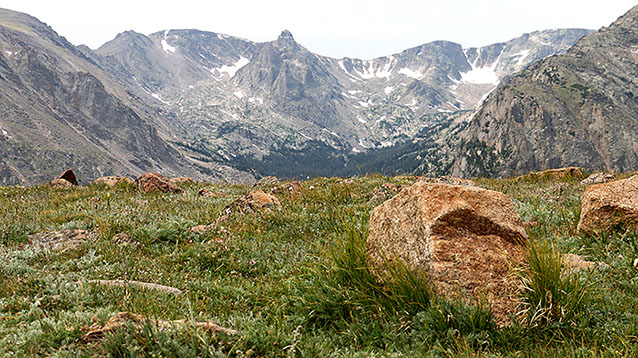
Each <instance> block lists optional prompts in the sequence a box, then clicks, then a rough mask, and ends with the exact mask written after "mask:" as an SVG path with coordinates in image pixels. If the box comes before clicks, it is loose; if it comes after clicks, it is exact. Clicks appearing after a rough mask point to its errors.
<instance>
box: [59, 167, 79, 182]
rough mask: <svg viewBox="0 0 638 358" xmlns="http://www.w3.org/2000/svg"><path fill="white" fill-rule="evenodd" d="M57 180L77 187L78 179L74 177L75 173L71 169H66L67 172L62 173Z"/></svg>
mask: <svg viewBox="0 0 638 358" xmlns="http://www.w3.org/2000/svg"><path fill="white" fill-rule="evenodd" d="M58 179H64V180H66V181H68V182H69V183H71V184H73V185H79V184H78V178H77V177H76V176H75V173H74V172H73V169H68V170H67V171H65V172H64V173H62V174H61V175H60V176H59V177H58Z"/></svg>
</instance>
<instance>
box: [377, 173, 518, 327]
mask: <svg viewBox="0 0 638 358" xmlns="http://www.w3.org/2000/svg"><path fill="white" fill-rule="evenodd" d="M369 227H370V234H369V237H368V240H367V242H366V253H367V256H368V260H369V264H370V265H371V268H372V270H373V272H374V273H375V275H377V276H378V277H379V278H380V279H381V280H384V279H386V277H385V276H386V275H387V269H386V267H387V266H386V265H389V264H392V263H393V262H396V260H400V261H402V263H403V264H404V265H405V266H406V267H407V268H408V269H411V270H414V271H417V272H420V273H423V274H425V275H426V276H427V277H428V278H429V279H430V280H431V282H432V284H433V286H434V288H435V291H436V292H438V293H439V294H442V295H443V296H446V297H457V296H458V294H459V293H461V294H463V295H465V296H466V297H468V296H474V297H478V296H479V295H480V294H486V295H487V297H488V299H490V300H491V301H492V303H493V312H494V316H495V318H496V319H497V321H499V322H501V323H502V322H505V321H506V319H507V315H508V314H509V313H513V312H514V310H515V308H516V305H517V298H516V297H517V294H518V284H517V281H516V279H515V277H514V275H513V273H512V271H511V265H512V263H520V262H522V261H523V258H524V254H523V246H522V245H521V244H522V243H524V242H525V241H526V239H527V234H526V232H525V228H524V226H523V222H522V220H521V218H520V217H519V216H518V214H517V213H516V211H515V210H514V206H513V204H512V201H511V200H510V198H508V197H507V196H506V195H505V194H502V193H499V192H495V191H490V190H485V189H480V188H477V187H473V186H459V185H447V184H430V183H425V182H417V183H416V184H414V185H412V186H410V187H407V188H405V189H403V190H402V191H401V192H400V193H399V194H398V195H397V196H395V197H394V198H392V199H390V200H388V201H386V202H385V203H383V204H382V205H380V206H378V207H377V208H375V209H374V210H373V211H372V215H371V217H370V225H369Z"/></svg>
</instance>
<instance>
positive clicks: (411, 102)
mask: <svg viewBox="0 0 638 358" xmlns="http://www.w3.org/2000/svg"><path fill="white" fill-rule="evenodd" d="M635 12H636V10H635V9H634V10H632V11H630V13H629V14H627V15H625V16H624V17H623V18H621V19H620V20H619V23H616V24H614V25H612V26H611V27H610V28H605V29H602V30H600V31H598V32H595V33H593V34H590V33H591V31H589V30H584V29H562V30H546V31H537V32H533V33H529V34H525V35H522V36H521V37H518V38H516V39H513V40H510V41H508V42H505V43H497V44H493V45H489V46H485V47H481V48H463V47H462V46H461V45H459V44H456V43H452V42H446V41H437V42H432V43H427V44H424V45H421V46H418V47H414V48H410V49H407V50H405V51H403V52H401V53H397V54H393V55H390V56H386V57H379V58H375V59H371V60H361V59H355V58H341V59H335V58H330V57H325V56H321V55H318V54H314V53H312V52H310V51H308V50H307V49H306V48H304V47H303V46H302V45H300V44H298V43H297V42H296V41H295V39H294V37H293V35H292V34H291V33H290V32H288V31H283V32H282V33H281V35H280V36H279V37H278V38H277V39H276V40H274V41H272V42H266V43H256V42H251V41H249V40H245V39H241V38H236V37H232V36H228V35H224V34H217V33H212V32H204V31H198V30H167V31H161V32H157V33H153V34H150V35H148V36H146V35H143V34H139V33H136V32H133V31H126V32H123V33H121V34H119V35H118V36H117V37H116V38H115V39H113V40H112V41H110V42H108V43H106V44H104V45H102V46H101V47H100V48H98V49H96V50H91V49H89V48H88V47H86V46H74V45H72V44H70V43H69V42H68V41H66V39H64V38H63V37H61V36H59V35H58V34H57V33H56V32H55V31H53V29H51V28H50V27H49V26H47V25H46V24H44V23H42V22H40V21H38V20H37V19H35V18H33V17H31V16H29V15H26V14H22V13H17V12H13V11H10V10H0V98H1V99H0V113H1V115H0V130H1V132H0V184H2V185H6V184H13V185H15V184H23V185H24V184H37V183H41V182H44V181H47V180H49V179H51V178H52V177H54V176H56V175H57V174H59V173H60V172H61V171H63V170H64V169H66V168H74V169H75V170H76V171H77V172H78V173H81V174H80V176H81V178H80V179H81V180H90V179H94V178H96V177H98V176H102V175H127V176H136V175H138V174H140V173H143V172H148V171H159V172H162V173H165V174H167V175H179V176H184V175H188V176H192V177H194V178H198V179H207V180H224V181H239V182H247V181H251V180H254V179H255V178H257V177H261V176H265V175H277V176H280V177H305V176H331V175H350V174H356V173H357V172H373V171H381V172H388V173H389V172H392V173H394V172H404V173H419V174H422V173H425V174H430V173H435V174H455V175H503V174H511V173H514V172H518V171H522V170H528V169H537V168H543V167H553V166H556V165H563V164H580V165H583V166H588V165H587V164H591V165H590V166H594V167H597V168H607V169H628V168H629V167H630V164H629V163H630V162H631V161H632V158H635V150H634V149H633V148H635V146H633V147H631V148H629V149H627V148H625V147H622V148H621V147H620V145H607V146H605V145H606V144H605V143H607V144H609V143H611V141H612V140H616V139H617V138H616V137H614V136H615V135H616V134H610V136H609V137H605V135H604V133H606V131H609V129H607V127H606V124H605V123H607V118H614V119H613V120H614V121H615V122H613V126H612V124H610V126H612V128H610V129H612V131H611V132H613V133H620V132H618V131H620V130H621V128H625V127H626V126H629V127H631V128H636V126H632V125H631V124H627V123H626V122H625V117H627V116H628V115H630V114H631V113H635V112H632V111H635V109H634V108H633V107H632V106H635V105H636V103H637V102H635V101H636V100H635V98H634V96H633V93H634V92H633V91H632V89H634V87H631V88H624V89H623V90H620V86H621V85H623V84H625V83H628V84H632V86H634V85H633V83H634V82H635V80H636V77H635V71H634V68H635V65H636V59H637V57H636V54H635V51H634V47H635V46H634V45H635V44H633V42H635V39H636V38H637V37H636V36H633V32H632V33H629V32H631V31H635V28H636V27H635V26H634V27H633V28H632V27H631V25H633V24H634V23H633V22H635V20H636V19H635V14H634V13H635ZM583 37H584V38H583ZM581 39H582V40H581ZM579 40H580V41H579ZM612 40H613V42H610V41H612ZM574 44H576V46H575V47H573V48H572V46H573V45H574ZM570 48H571V49H570ZM611 48H613V49H614V51H615V52H613V53H614V56H607V53H608V51H609V50H610V49H611ZM566 51H567V52H566ZM556 55H557V56H556ZM547 57H549V58H547ZM545 58H547V59H545ZM543 59H545V60H543ZM539 60H542V61H540V62H538V61H539ZM581 60H582V61H581ZM579 66H580V67H579ZM602 69H604V70H602ZM521 71H522V72H521ZM621 71H624V72H622V73H625V74H624V75H622V74H621ZM627 71H629V72H627ZM632 71H634V72H632ZM512 75H513V77H510V76H512ZM499 84H500V85H499ZM497 86H498V88H497ZM495 89H496V91H495V92H493V93H492V91H494V90H495ZM546 89H550V90H551V92H546V91H545V90H546ZM490 93H491V94H490ZM579 96H580V97H579ZM546 103H547V104H546ZM481 105H482V107H481ZM617 108H621V109H622V110H621V111H618V110H617ZM477 109H478V111H477ZM612 113H613V115H612ZM625 114H626V115H625ZM591 118H594V119H592V120H590V119H591ZM528 122H529V124H528ZM616 122H617V123H616ZM623 123H624V124H623ZM572 132H573V134H570V133H572ZM536 134H539V135H540V134H542V135H545V136H546V137H542V136H540V137H539V136H536ZM570 135H571V136H572V137H577V138H581V139H582V141H581V142H582V143H581V142H579V143H580V144H579V145H575V146H574V145H572V144H571V142H561V141H562V140H564V141H569V138H571V137H569V136H570ZM532 136H534V138H536V139H530V138H531V137H532ZM634 138H635V137H634ZM516 143H522V144H523V146H518V145H517V144H516ZM632 143H633V142H632ZM513 147H515V149H512V148H513ZM539 148H540V149H539ZM561 148H563V149H564V148H569V149H570V150H571V151H574V152H578V153H579V155H572V154H574V153H571V152H565V151H564V150H563V149H561ZM541 149H542V150H541ZM537 150H541V151H540V152H538V154H535V153H537ZM553 150H563V152H565V154H564V155H565V157H561V156H558V155H556V154H555V153H553V152H552V151H553ZM530 153H532V154H530ZM600 153H603V154H600ZM605 153H606V154H605ZM567 156H569V158H571V159H567ZM592 156H594V157H596V156H598V157H600V160H596V161H589V160H588V158H590V157H592ZM598 157H596V158H598ZM477 158H478V159H477ZM479 159H480V160H479ZM635 162H636V161H635V160H633V163H635Z"/></svg>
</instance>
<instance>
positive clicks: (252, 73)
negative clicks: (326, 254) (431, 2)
mask: <svg viewBox="0 0 638 358" xmlns="http://www.w3.org/2000/svg"><path fill="white" fill-rule="evenodd" d="M587 33H589V31H588V30H579V29H570V30H549V31H542V32H535V33H532V34H526V35H523V36H521V37H520V38H517V39H514V40H512V41H509V42H507V43H500V44H495V45H490V46H486V47H482V48H469V49H463V48H462V46H460V45H458V44H455V43H451V42H445V41H437V42H433V43H429V44H424V45H422V46H418V47H415V48H412V49H408V50H406V51H403V52H402V53H400V54H394V55H392V56H387V57H380V58H376V59H372V60H360V59H353V58H343V59H333V58H328V57H324V56H320V55H317V54H314V53H311V52H310V51H308V50H307V49H305V48H304V47H303V46H301V45H300V44H298V43H297V42H296V41H295V40H294V38H293V36H292V34H291V33H290V32H288V31H284V32H282V34H281V35H280V36H279V38H278V39H276V40H275V41H272V42H268V43H253V42H250V41H247V40H244V39H239V38H234V37H231V36H227V35H222V34H216V33H211V32H202V31H197V30H170V31H163V32H158V33H154V34H151V35H150V36H144V35H141V34H136V33H132V32H126V33H122V34H120V35H118V36H117V37H116V38H115V39H114V40H113V41H111V42H109V43H107V44H105V45H103V46H102V47H101V48H99V49H98V50H97V51H95V55H94V60H95V61H96V62H97V63H99V64H101V66H102V68H104V69H105V70H106V71H108V72H110V73H111V74H113V75H114V76H116V77H118V78H120V79H121V80H122V81H124V82H126V83H127V85H128V88H129V90H130V91H131V92H133V93H135V94H136V95H137V96H139V97H140V98H144V99H145V100H146V101H148V102H149V103H153V104H155V105H157V106H158V107H160V108H161V109H162V111H163V114H164V115H165V116H166V117H167V118H169V120H168V121H167V122H166V123H165V124H166V126H165V128H167V131H170V132H171V134H172V135H173V139H172V142H173V144H174V145H175V146H176V148H179V150H180V151H181V152H182V153H183V154H185V155H186V156H188V157H189V158H191V159H193V160H211V159H212V160H215V161H222V162H226V163H229V164H231V163H232V165H234V166H235V167H237V168H241V169H245V170H248V169H253V170H256V172H257V174H258V175H263V174H266V173H265V171H268V174H278V175H285V174H283V172H284V171H286V172H290V171H292V168H293V167H294V171H295V172H297V173H298V174H302V175H306V174H307V175H331V174H334V173H335V172H336V171H338V170H341V169H342V168H343V167H344V166H345V167H347V166H348V165H351V164H352V163H353V157H352V155H353V154H356V153H360V152H367V151H371V150H375V149H377V150H379V149H381V148H388V147H393V146H395V145H396V143H402V142H403V141H405V140H406V139H408V138H412V137H414V136H415V135H417V134H418V133H419V132H420V131H422V130H423V128H424V127H440V125H439V119H440V117H441V114H446V116H450V113H454V114H453V115H452V116H454V117H455V118H456V117H458V116H459V115H460V114H462V113H463V112H462V111H463V110H471V109H474V108H475V107H476V106H477V104H478V103H479V102H480V101H481V100H482V99H483V97H484V96H485V95H486V94H487V93H489V92H490V91H491V90H492V89H493V88H494V87H495V86H496V84H497V83H498V82H499V81H500V80H501V79H502V78H504V77H506V76H508V75H510V74H512V73H514V72H516V71H519V70H521V69H523V68H525V67H526V66H528V65H529V64H530V63H533V62H534V61H537V60H539V59H541V58H543V57H545V56H548V55H552V54H555V53H560V52H562V51H565V50H566V49H567V48H569V46H571V45H572V44H573V43H574V42H576V41H577V40H578V39H579V38H580V37H582V36H584V35H586V34H587ZM291 163H296V165H294V166H293V167H289V166H290V165H291ZM304 163H305V164H304Z"/></svg>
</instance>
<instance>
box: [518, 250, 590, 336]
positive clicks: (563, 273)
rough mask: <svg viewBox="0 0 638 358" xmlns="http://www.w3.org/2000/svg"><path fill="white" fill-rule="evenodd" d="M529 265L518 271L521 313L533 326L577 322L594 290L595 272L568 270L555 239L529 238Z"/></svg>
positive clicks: (527, 263) (527, 260) (527, 258)
mask: <svg viewBox="0 0 638 358" xmlns="http://www.w3.org/2000/svg"><path fill="white" fill-rule="evenodd" d="M525 261H526V264H525V266H524V267H522V268H521V269H519V270H518V271H517V275H518V276H519V278H520V279H521V285H522V291H523V293H522V305H523V308H524V309H523V311H522V313H523V314H525V315H526V317H527V322H528V324H529V325H530V326H538V325H546V324H549V323H557V324H558V325H563V324H568V323H571V322H574V321H575V320H576V319H577V318H579V315H580V314H581V313H582V311H583V308H584V307H585V305H586V304H587V302H588V300H589V299H590V298H591V296H592V294H593V293H594V282H593V280H592V274H591V273H592V271H577V270H570V269H568V268H567V267H566V266H565V264H564V262H563V255H562V254H561V252H560V250H559V249H558V247H557V246H556V244H555V243H553V242H548V241H538V240H530V241H529V246H528V248H527V252H526V260H525Z"/></svg>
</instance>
